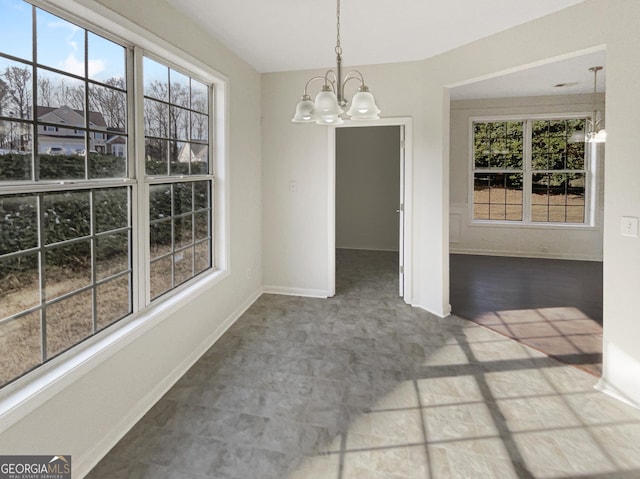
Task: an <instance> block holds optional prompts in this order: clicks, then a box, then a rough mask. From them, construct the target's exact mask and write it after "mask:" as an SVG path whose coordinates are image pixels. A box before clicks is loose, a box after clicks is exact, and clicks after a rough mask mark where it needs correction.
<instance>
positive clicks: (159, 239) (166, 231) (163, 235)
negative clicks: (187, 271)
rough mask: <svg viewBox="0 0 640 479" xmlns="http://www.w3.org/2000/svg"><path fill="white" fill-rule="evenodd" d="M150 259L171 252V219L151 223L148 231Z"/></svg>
mask: <svg viewBox="0 0 640 479" xmlns="http://www.w3.org/2000/svg"><path fill="white" fill-rule="evenodd" d="M149 235H150V245H151V258H157V257H159V256H163V255H166V254H169V253H171V251H173V240H172V236H171V219H166V220H163V221H158V222H155V223H151V229H150V231H149Z"/></svg>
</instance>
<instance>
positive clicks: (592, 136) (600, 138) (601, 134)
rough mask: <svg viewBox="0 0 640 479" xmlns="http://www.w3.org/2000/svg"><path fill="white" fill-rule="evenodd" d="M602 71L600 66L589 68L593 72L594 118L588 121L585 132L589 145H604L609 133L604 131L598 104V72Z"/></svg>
mask: <svg viewBox="0 0 640 479" xmlns="http://www.w3.org/2000/svg"><path fill="white" fill-rule="evenodd" d="M600 70H602V67H600V66H598V67H591V68H589V71H591V72H593V116H592V117H591V120H587V125H586V128H587V129H586V131H585V141H586V142H587V143H604V142H605V141H607V131H606V130H605V129H604V125H603V124H602V117H601V113H600V111H599V110H598V107H597V104H596V101H597V93H596V82H597V79H598V72H599V71H600Z"/></svg>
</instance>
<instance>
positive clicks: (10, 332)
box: [0, 312, 42, 387]
mask: <svg viewBox="0 0 640 479" xmlns="http://www.w3.org/2000/svg"><path fill="white" fill-rule="evenodd" d="M41 338H42V335H41V330H40V313H39V312H35V313H31V314H28V315H26V316H23V317H21V318H18V319H14V320H13V321H8V322H4V323H0V351H2V354H0V387H2V386H3V385H4V384H6V383H8V382H9V381H11V380H12V379H14V378H17V377H19V376H21V375H22V374H24V373H26V372H27V371H29V370H30V369H33V368H34V367H36V366H37V365H38V364H40V361H41V359H42V346H41V341H42V339H41Z"/></svg>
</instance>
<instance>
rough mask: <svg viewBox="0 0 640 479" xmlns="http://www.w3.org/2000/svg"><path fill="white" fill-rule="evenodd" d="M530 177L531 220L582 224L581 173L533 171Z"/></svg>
mask: <svg viewBox="0 0 640 479" xmlns="http://www.w3.org/2000/svg"><path fill="white" fill-rule="evenodd" d="M532 180H533V184H532V193H531V208H532V210H531V211H532V215H531V220H532V221H536V222H556V223H584V220H585V218H584V213H585V196H584V195H585V190H584V175H583V174H581V173H573V174H567V173H548V174H534V175H533V176H532Z"/></svg>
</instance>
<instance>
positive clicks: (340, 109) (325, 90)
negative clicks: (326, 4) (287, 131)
mask: <svg viewBox="0 0 640 479" xmlns="http://www.w3.org/2000/svg"><path fill="white" fill-rule="evenodd" d="M336 18H337V28H336V30H337V35H336V47H335V52H336V63H337V65H336V70H335V71H334V70H327V72H326V73H325V74H324V76H316V77H313V78H311V79H309V81H307V83H306V85H305V86H304V93H303V95H302V98H300V101H299V102H298V106H297V107H296V113H295V115H294V116H293V119H292V120H291V121H293V122H294V123H310V122H315V123H316V124H318V125H339V124H341V123H344V120H343V117H342V115H343V114H344V108H345V107H346V106H347V104H348V103H349V102H348V100H347V99H346V98H345V96H344V89H345V86H346V84H347V82H349V81H350V80H358V81H359V82H360V86H359V87H358V91H357V92H356V94H355V95H354V96H353V98H352V100H351V107H350V108H349V111H347V113H346V115H347V116H349V117H351V119H352V120H378V119H379V118H380V117H379V116H378V115H379V114H380V110H378V107H377V106H376V101H375V98H374V97H373V95H372V94H371V92H369V87H368V86H367V85H366V84H365V82H364V77H363V76H362V73H360V72H359V71H357V70H353V71H350V72H349V73H347V75H346V76H345V77H344V79H343V78H342V47H341V46H340V0H337V7H336ZM316 80H322V81H323V84H322V87H321V89H320V92H319V93H318V94H317V95H316V98H315V101H311V96H309V93H308V89H309V85H310V84H311V83H312V82H314V81H316Z"/></svg>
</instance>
